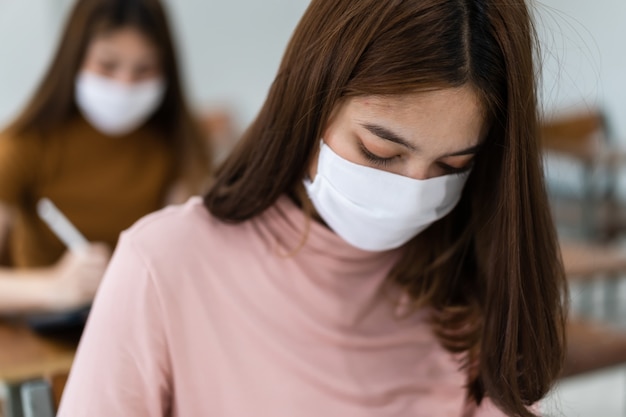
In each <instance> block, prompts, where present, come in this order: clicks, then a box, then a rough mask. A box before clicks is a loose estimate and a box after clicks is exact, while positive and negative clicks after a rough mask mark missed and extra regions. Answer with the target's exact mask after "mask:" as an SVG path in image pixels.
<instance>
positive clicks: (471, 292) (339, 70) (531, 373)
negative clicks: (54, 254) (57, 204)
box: [60, 0, 566, 417]
mask: <svg viewBox="0 0 626 417" xmlns="http://www.w3.org/2000/svg"><path fill="white" fill-rule="evenodd" d="M532 58H533V31H532V25H531V21H530V17H529V11H528V9H527V6H526V4H525V2H524V1H523V0H512V1H507V2H493V1H490V0H403V1H396V0H360V1H352V0H313V1H312V2H311V4H310V6H309V8H308V10H307V12H306V13H305V15H304V17H303V18H302V20H301V22H300V23H299V25H298V27H297V28H296V30H295V33H294V35H293V37H292V39H291V42H290V44H289V46H288V48H287V51H286V54H285V56H284V59H283V61H282V65H281V66H280V69H279V72H278V75H277V77H276V79H275V81H274V84H273V85H272V88H271V90H270V92H269V96H268V98H267V100H266V102H265V104H264V106H263V108H262V109H261V111H260V114H259V115H258V117H257V119H256V120H255V121H254V123H253V124H252V126H250V128H249V129H248V130H247V132H246V134H245V136H244V138H243V141H242V142H240V144H239V145H238V147H237V148H236V149H235V152H234V153H233V154H232V155H231V156H230V157H229V158H228V159H227V160H226V161H225V163H224V164H223V165H222V166H221V167H220V169H219V170H218V173H217V177H216V180H215V183H214V184H212V186H211V188H210V190H209V192H208V194H207V195H206V197H205V198H204V200H201V199H199V198H195V199H191V200H190V201H189V202H188V203H187V204H185V205H183V206H180V207H174V208H169V209H167V210H164V211H162V212H160V213H158V214H155V215H151V216H149V217H147V218H145V219H144V220H142V221H140V222H138V223H137V224H136V225H135V226H134V227H132V228H131V229H130V230H129V231H128V232H125V234H124V236H123V238H122V241H121V243H120V246H119V247H118V249H117V252H116V255H114V258H113V261H112V263H111V265H110V267H109V270H108V272H107V274H106V277H105V280H104V283H103V287H102V289H101V292H100V293H99V294H98V296H97V297H96V301H95V307H94V311H92V315H91V317H90V321H89V322H88V324H87V330H86V333H85V334H84V336H83V340H82V342H81V346H80V347H79V351H78V355H77V359H76V362H75V364H74V367H73V370H72V373H71V375H70V379H69V385H68V387H67V390H66V392H65V396H64V398H63V400H62V403H61V409H60V416H61V417H66V416H67V417H69V416H86V415H90V416H96V417H98V416H103V417H104V416H110V415H133V416H155V417H156V416H200V415H202V416H216V417H217V416H230V417H243V416H252V415H259V416H299V417H308V416H311V417H313V416H316V417H317V416H342V417H364V416H372V417H373V416H376V417H382V416H402V417H417V416H424V417H425V416H428V417H439V416H454V417H461V416H466V417H467V416H483V417H484V416H503V415H508V416H524V417H527V416H531V415H534V412H535V411H533V410H535V408H534V404H536V403H537V401H539V400H540V399H541V398H542V397H543V396H544V395H545V394H546V393H547V391H548V390H549V388H550V386H551V384H552V382H553V381H554V380H555V378H556V377H557V376H558V374H559V371H560V367H561V361H562V358H563V352H564V318H565V314H566V313H565V311H566V310H565V308H564V305H563V302H562V300H563V299H564V291H565V281H564V278H563V271H562V266H561V263H560V260H559V259H560V258H559V253H558V249H557V244H556V240H555V233H554V230H553V225H552V221H551V217H550V213H549V210H548V206H547V202H546V195H545V192H544V184H543V178H542V170H541V166H540V161H541V159H540V154H539V144H538V142H537V135H536V125H537V114H536V110H537V109H536V97H535V79H534V74H535V68H534V66H533V59H532Z"/></svg>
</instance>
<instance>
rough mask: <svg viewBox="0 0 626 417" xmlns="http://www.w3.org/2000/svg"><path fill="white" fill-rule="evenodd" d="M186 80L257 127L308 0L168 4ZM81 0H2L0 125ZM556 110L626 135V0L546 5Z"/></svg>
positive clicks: (548, 92)
mask: <svg viewBox="0 0 626 417" xmlns="http://www.w3.org/2000/svg"><path fill="white" fill-rule="evenodd" d="M166 2H167V4H168V5H169V9H170V11H171V17H172V19H171V20H172V23H173V25H174V26H175V30H176V37H177V40H178V44H179V46H180V50H181V58H182V59H181V61H182V64H183V67H184V74H185V75H186V85H187V90H188V92H189V96H190V98H191V100H192V102H193V103H194V104H195V105H196V106H198V107H205V106H209V107H211V106H215V105H221V104H226V105H229V106H231V107H232V108H233V109H234V110H236V111H237V114H238V120H239V121H240V123H242V124H246V123H248V121H250V120H251V119H252V118H253V117H254V115H255V114H256V112H257V110H258V108H259V106H260V105H261V103H262V102H263V100H264V98H265V94H266V92H267V89H268V87H269V85H270V83H271V81H272V79H273V77H274V75H275V72H276V69H277V66H278V63H279V61H280V57H281V55H282V52H283V50H284V47H285V45H286V43H287V41H288V39H289V36H290V34H291V31H292V30H293V27H294V26H295V25H296V23H297V21H298V19H299V17H300V16H301V14H302V12H303V11H304V9H305V8H306V6H307V4H308V0H264V1H260V0H221V1H217V0H166ZM71 3H72V0H0V125H2V124H4V123H5V122H7V121H8V120H9V119H10V118H11V117H12V116H13V115H14V114H15V113H16V112H17V111H18V110H19V108H21V106H22V105H23V103H24V102H25V100H26V99H27V97H28V96H29V95H30V94H31V92H32V90H33V88H34V86H35V84H36V82H37V81H38V80H39V77H40V76H41V74H42V72H43V71H44V70H45V67H46V65H47V63H48V60H49V59H50V55H51V54H52V51H53V48H54V46H55V45H56V41H57V38H58V33H59V30H60V27H61V25H62V21H63V18H64V15H65V12H66V10H67V9H68V5H70V4H71ZM537 10H538V16H539V19H538V27H539V31H540V34H541V39H542V47H543V51H544V59H545V71H544V80H545V82H544V88H543V97H544V99H543V102H544V107H545V108H546V110H547V111H549V112H552V111H571V110H575V109H578V108H580V107H584V106H595V105H601V106H604V107H605V108H606V109H607V112H608V114H609V116H610V118H611V121H612V123H613V125H614V126H615V127H616V131H617V132H618V134H619V136H621V137H623V138H626V77H625V76H624V75H625V74H626V53H625V52H624V51H623V47H622V44H623V41H624V40H625V39H626V25H625V24H623V20H624V19H625V18H626V1H624V0H597V1H589V0H543V1H542V2H541V3H539V4H538V5H537Z"/></svg>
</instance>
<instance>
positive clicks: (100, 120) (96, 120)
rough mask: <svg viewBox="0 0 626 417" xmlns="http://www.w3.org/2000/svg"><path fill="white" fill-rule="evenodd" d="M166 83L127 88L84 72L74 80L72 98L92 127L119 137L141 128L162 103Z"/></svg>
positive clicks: (135, 85)
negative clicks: (73, 97) (73, 96)
mask: <svg viewBox="0 0 626 417" xmlns="http://www.w3.org/2000/svg"><path fill="white" fill-rule="evenodd" d="M164 94H165V81H164V80H163V79H160V78H157V79H154V80H148V81H142V82H140V83H136V84H132V85H127V84H123V83H120V82H118V81H114V80H111V79H110V78H107V77H103V76H100V75H97V74H93V73H90V72H86V71H83V72H82V73H80V74H79V75H78V77H77V79H76V86H75V99H76V104H77V105H78V108H79V109H80V111H81V113H82V114H83V116H84V117H85V118H86V119H87V120H88V121H89V123H91V125H92V126H93V127H95V128H96V129H98V130H99V131H101V132H102V133H104V134H106V135H109V136H121V135H125V134H127V133H130V132H132V131H133V130H135V129H137V128H138V127H139V126H141V125H142V124H143V123H144V122H145V121H146V120H148V118H150V116H151V115H152V114H153V113H154V111H155V110H156V109H157V108H158V107H159V105H160V104H161V102H162V101H163V95H164Z"/></svg>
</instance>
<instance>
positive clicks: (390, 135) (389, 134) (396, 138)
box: [361, 123, 483, 158]
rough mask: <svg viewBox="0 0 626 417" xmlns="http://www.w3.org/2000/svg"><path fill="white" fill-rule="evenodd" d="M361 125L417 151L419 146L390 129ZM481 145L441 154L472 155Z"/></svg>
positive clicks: (447, 155) (382, 136)
mask: <svg viewBox="0 0 626 417" xmlns="http://www.w3.org/2000/svg"><path fill="white" fill-rule="evenodd" d="M361 126H363V127H364V128H365V129H367V130H368V131H369V132H370V133H372V134H373V135H376V136H378V137H379V138H381V139H384V140H388V141H389V142H394V143H397V144H398V145H402V146H404V147H405V148H408V149H410V150H412V151H418V150H419V148H418V147H417V146H415V145H413V144H412V143H410V142H409V141H408V140H406V139H404V138H402V137H401V136H399V135H397V134H395V133H394V132H392V131H391V130H389V129H387V128H385V127H382V126H379V125H374V124H369V123H364V124H361ZM482 147H483V144H482V143H479V144H477V145H473V146H470V147H469V148H466V149H462V150H460V151H456V152H453V153H449V154H446V155H443V156H442V158H446V157H450V156H463V155H473V154H475V153H477V152H478V151H479V150H480V148H482Z"/></svg>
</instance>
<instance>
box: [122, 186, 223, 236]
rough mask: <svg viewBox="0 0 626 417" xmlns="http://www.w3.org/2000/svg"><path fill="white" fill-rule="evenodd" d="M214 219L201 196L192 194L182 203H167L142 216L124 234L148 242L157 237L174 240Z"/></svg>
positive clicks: (210, 222) (205, 226) (209, 224)
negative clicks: (159, 208)
mask: <svg viewBox="0 0 626 417" xmlns="http://www.w3.org/2000/svg"><path fill="white" fill-rule="evenodd" d="M216 221H217V220H216V219H215V218H214V217H213V216H212V215H211V214H210V213H209V212H208V210H207V209H206V208H205V207H204V204H203V203H202V198H201V197H198V196H194V197H191V198H190V199H189V200H187V202H185V203H183V204H175V205H169V206H167V207H165V208H163V209H161V210H158V211H156V212H154V213H151V214H148V215H146V216H144V217H142V218H141V219H139V220H138V221H137V222H136V223H135V224H134V225H133V226H131V227H130V228H129V229H128V230H126V231H125V232H124V235H125V238H127V239H130V240H132V241H134V242H148V241H151V240H152V239H154V238H157V237H167V238H168V239H170V240H174V241H175V240H177V239H181V238H184V237H186V236H187V235H188V234H189V232H194V231H197V230H198V229H204V228H207V227H211V225H212V224H213V223H215V222H216Z"/></svg>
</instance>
